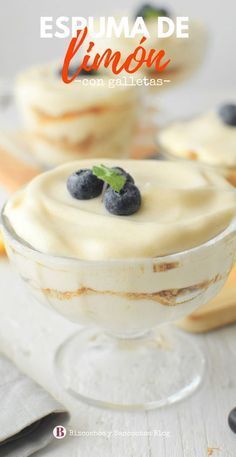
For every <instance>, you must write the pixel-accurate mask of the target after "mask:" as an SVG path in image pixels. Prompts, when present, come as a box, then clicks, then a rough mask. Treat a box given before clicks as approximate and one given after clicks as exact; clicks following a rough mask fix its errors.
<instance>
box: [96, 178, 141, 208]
mask: <svg viewBox="0 0 236 457" xmlns="http://www.w3.org/2000/svg"><path fill="white" fill-rule="evenodd" d="M103 201H104V205H105V208H106V209H107V211H109V213H111V214H115V215H117V216H130V215H131V214H134V213H136V212H137V211H138V210H139V208H140V206H141V194H140V191H139V189H138V188H137V186H135V185H134V184H133V183H132V182H126V184H125V185H124V187H123V189H121V191H120V192H116V191H115V190H114V189H113V188H112V187H108V189H107V190H106V191H105V193H104V200H103Z"/></svg>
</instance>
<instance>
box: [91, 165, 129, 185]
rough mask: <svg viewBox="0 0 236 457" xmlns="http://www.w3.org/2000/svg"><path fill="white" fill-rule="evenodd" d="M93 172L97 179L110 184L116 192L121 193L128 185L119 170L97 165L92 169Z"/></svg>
mask: <svg viewBox="0 0 236 457" xmlns="http://www.w3.org/2000/svg"><path fill="white" fill-rule="evenodd" d="M92 172H93V174H94V175H95V176H97V178H99V179H102V181H104V182H106V183H107V184H109V186H111V187H112V188H113V189H114V190H115V191H116V192H120V191H121V189H123V187H124V185H125V183H126V178H125V176H123V175H121V174H120V173H119V172H118V171H117V170H114V169H112V168H109V167H106V165H102V164H101V165H95V166H94V167H93V168H92Z"/></svg>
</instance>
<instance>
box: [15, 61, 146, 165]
mask: <svg viewBox="0 0 236 457" xmlns="http://www.w3.org/2000/svg"><path fill="white" fill-rule="evenodd" d="M71 71H72V70H71ZM85 81H86V84H85ZM108 84H109V77H108V75H107V76H105V75H104V74H100V73H96V74H91V75H90V74H86V75H85V74H81V77H79V78H77V79H76V80H75V81H74V82H72V83H70V84H65V83H64V82H63V81H62V79H61V74H60V67H59V64H48V65H41V66H35V67H33V68H30V69H28V70H26V71H25V72H23V73H22V74H20V75H19V77H18V78H17V82H16V97H17V101H18V104H19V107H20V109H21V113H22V116H23V120H24V125H25V127H26V129H27V131H28V133H29V136H30V139H31V142H32V146H33V148H32V149H33V154H34V155H35V157H36V158H37V159H38V160H39V162H41V163H42V164H45V165H46V166H47V165H48V166H51V165H58V164H61V163H64V162H68V161H71V160H76V159H78V158H82V159H83V158H92V157H99V156H103V157H122V156H126V155H127V154H128V152H129V148H130V144H131V141H132V139H133V134H134V130H135V126H136V122H137V117H138V100H137V97H138V93H137V90H136V88H135V87H131V86H129V87H120V86H114V87H113V88H112V89H111V88H109V87H108Z"/></svg>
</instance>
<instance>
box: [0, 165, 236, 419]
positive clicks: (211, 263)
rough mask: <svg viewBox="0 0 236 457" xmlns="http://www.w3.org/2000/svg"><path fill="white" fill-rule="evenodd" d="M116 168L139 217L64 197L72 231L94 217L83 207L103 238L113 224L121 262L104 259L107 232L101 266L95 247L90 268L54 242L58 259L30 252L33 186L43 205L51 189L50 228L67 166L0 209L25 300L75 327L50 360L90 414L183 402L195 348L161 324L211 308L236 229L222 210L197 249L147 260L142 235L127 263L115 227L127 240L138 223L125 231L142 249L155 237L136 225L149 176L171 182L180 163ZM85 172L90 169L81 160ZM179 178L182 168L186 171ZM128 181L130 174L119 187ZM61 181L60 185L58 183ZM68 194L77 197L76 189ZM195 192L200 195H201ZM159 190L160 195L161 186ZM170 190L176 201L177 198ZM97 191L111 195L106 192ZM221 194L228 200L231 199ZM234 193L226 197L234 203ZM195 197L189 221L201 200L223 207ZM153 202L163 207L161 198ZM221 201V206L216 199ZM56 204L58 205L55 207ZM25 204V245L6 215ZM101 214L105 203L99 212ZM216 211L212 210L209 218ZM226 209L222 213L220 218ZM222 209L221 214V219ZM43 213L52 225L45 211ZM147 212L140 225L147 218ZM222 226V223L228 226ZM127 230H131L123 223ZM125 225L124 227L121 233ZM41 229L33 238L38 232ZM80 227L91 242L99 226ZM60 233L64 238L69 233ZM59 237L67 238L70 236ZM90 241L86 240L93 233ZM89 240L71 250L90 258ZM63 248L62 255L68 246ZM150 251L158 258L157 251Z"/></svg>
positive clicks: (196, 360) (200, 368) (193, 375)
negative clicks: (136, 200) (133, 192)
mask: <svg viewBox="0 0 236 457" xmlns="http://www.w3.org/2000/svg"><path fill="white" fill-rule="evenodd" d="M111 162H112V164H113V161H109V162H108V163H109V164H111ZM124 164H125V168H126V169H128V171H129V173H132V176H134V177H135V179H137V184H139V186H140V187H139V188H140V191H141V194H142V199H143V202H142V204H141V208H140V209H138V210H137V208H136V209H135V210H136V211H137V213H136V214H135V215H133V216H126V218H124V216H120V219H119V217H117V216H114V215H111V214H110V215H107V214H106V213H105V210H104V209H103V208H101V209H100V204H101V201H100V200H99V197H96V198H97V200H96V198H95V200H96V201H95V200H94V201H93V203H88V202H82V203H81V202H77V201H75V202H74V200H73V199H72V197H70V196H69V195H68V196H67V195H66V197H65V198H68V202H69V203H70V204H71V205H72V204H74V205H76V208H77V211H78V218H79V221H75V224H77V223H79V224H80V223H82V222H81V220H80V216H81V213H80V212H81V211H84V213H83V214H84V224H85V221H87V217H89V218H91V217H92V216H91V214H90V213H89V212H88V213H89V216H88V215H86V211H87V210H88V208H90V210H91V209H92V208H93V211H94V212H95V213H96V218H97V219H96V221H99V224H100V223H101V224H102V226H103V233H104V234H105V235H106V224H113V222H114V223H115V226H116V233H117V232H118V235H119V236H120V244H121V251H119V255H120V257H119V258H112V257H113V256H114V252H115V249H117V248H116V247H115V245H113V241H114V239H113V236H114V234H113V233H112V232H111V233H110V232H108V235H107V236H105V235H104V236H103V234H101V233H100V232H98V231H97V238H96V240H99V247H100V248H101V247H102V246H103V248H104V246H107V243H108V242H110V243H111V244H110V254H109V255H110V256H111V258H108V254H106V258H104V257H105V250H101V249H100V251H99V250H98V245H96V243H95V239H93V256H94V257H96V258H95V259H94V260H93V259H88V258H82V254H81V259H79V258H78V257H77V252H76V249H77V248H78V247H76V244H75V243H74V246H75V248H74V249H75V251H74V252H75V257H72V256H71V255H64V254H63V253H62V251H61V248H60V249H59V246H60V245H59V244H57V246H58V254H53V253H52V252H50V250H49V249H48V251H49V252H45V250H44V249H39V247H38V245H37V246H34V247H33V245H32V243H31V242H29V237H30V236H31V232H27V227H29V226H30V225H31V222H32V219H31V217H32V215H33V216H34V223H35V224H36V222H35V221H36V219H35V211H37V209H36V208H35V206H34V197H35V195H36V194H35V195H34V193H33V192H34V191H35V190H37V192H38V191H39V187H38V186H39V184H40V186H41V184H42V183H43V187H44V189H47V198H48V197H49V196H50V198H52V193H51V191H52V189H54V188H55V189H56V198H55V200H53V205H52V206H51V211H52V212H53V214H54V216H53V220H54V221H55V219H54V218H55V217H56V216H55V214H56V206H55V202H56V201H57V203H58V201H59V200H60V199H61V198H62V196H61V195H60V189H59V187H60V186H59V185H58V184H59V181H60V179H59V180H58V176H59V174H60V173H62V175H61V176H63V177H64V176H67V175H68V170H70V171H72V170H73V167H74V166H75V164H73V166H72V164H71V165H70V166H67V167H66V168H65V166H64V167H63V168H62V167H60V168H58V169H56V170H59V171H57V172H56V171H51V172H48V173H44V174H43V175H42V176H45V177H46V178H41V177H39V178H36V180H37V181H36V180H35V181H34V186H35V183H37V188H36V187H34V188H33V187H32V186H31V184H30V185H29V186H31V188H30V187H29V186H28V191H27V188H26V190H24V189H23V191H20V193H18V194H16V197H15V198H13V200H11V199H10V203H9V202H8V203H7V204H6V206H5V208H3V211H2V231H3V236H4V242H5V245H6V249H7V252H8V255H9V258H10V259H11V260H12V262H13V264H14V265H15V266H16V268H17V270H18V272H19V274H20V276H21V278H22V279H23V281H24V282H25V284H26V285H27V287H28V289H29V291H30V293H31V295H33V296H34V297H35V298H36V299H37V300H38V301H39V302H41V303H42V304H44V305H46V306H49V307H51V308H53V309H54V310H56V311H57V312H59V313H60V314H61V315H63V316H65V317H66V318H67V319H69V320H71V321H73V322H76V323H78V324H79V325H80V326H81V325H82V326H83V328H81V327H80V329H79V331H78V332H77V333H76V334H75V335H73V336H71V337H70V338H69V339H68V340H67V341H65V342H64V343H63V344H62V346H61V347H59V348H58V351H57V354H56V358H55V366H56V371H57V376H58V379H59V380H60V381H61V382H62V384H63V386H64V388H65V389H66V390H67V391H68V392H69V393H70V394H71V395H73V396H74V397H76V398H77V399H79V400H83V401H85V402H87V403H89V404H92V405H95V406H100V407H107V408H113V409H127V410H136V409H152V408H157V407H162V406H164V405H168V404H171V403H174V402H176V401H178V400H180V399H183V398H184V397H186V396H188V395H189V394H191V393H192V392H193V391H194V390H195V389H196V388H197V387H198V386H199V384H200V383H201V380H202V377H203V373H204V367H205V359H204V356H203V355H202V353H201V351H200V350H199V348H198V347H197V346H196V345H195V342H194V339H193V338H191V337H189V336H187V335H185V334H183V333H181V332H180V331H178V330H172V329H170V328H166V326H165V325H163V324H169V323H170V322H173V321H176V320H178V319H180V318H182V317H184V316H186V315H187V314H189V313H191V312H192V311H193V310H194V309H195V308H197V307H198V306H200V305H203V304H204V303H206V302H208V301H209V300H211V299H212V298H213V297H214V296H215V295H216V294H217V293H218V292H219V290H220V289H221V287H222V286H223V285H224V283H225V281H226V279H227V277H228V274H229V272H230V270H231V268H232V265H233V261H234V257H235V248H236V222H235V217H234V216H233V217H231V216H230V217H229V218H228V212H227V211H226V213H225V216H224V218H228V219H227V220H228V221H229V223H228V224H227V226H226V227H225V228H224V229H223V230H221V229H220V224H221V223H222V220H221V223H220V222H219V221H220V218H221V216H219V217H217V219H215V222H216V220H217V221H218V222H217V223H218V224H219V227H218V228H219V230H218V233H217V234H215V235H214V236H212V237H211V238H210V240H207V241H205V242H201V243H198V244H197V245H195V246H194V247H191V248H186V249H179V247H178V249H177V252H174V253H168V254H167V255H157V256H154V255H151V254H150V255H148V256H141V253H142V250H141V249H143V246H144V238H143V239H142V237H141V234H140V238H139V239H138V241H139V242H140V243H142V246H139V247H138V246H136V247H135V252H138V256H137V257H135V256H134V255H132V254H130V255H129V257H127V256H125V255H124V256H123V257H122V255H123V252H122V246H123V247H124V249H126V246H125V241H126V240H125V236H126V231H124V232H123V233H122V231H121V226H122V225H123V224H125V228H126V229H127V231H128V232H129V233H128V234H129V236H130V235H131V230H132V227H133V224H137V226H135V228H134V227H133V230H134V231H136V230H138V231H139V230H140V227H141V230H142V232H144V231H145V230H148V232H147V234H148V237H147V243H149V237H150V236H151V232H149V230H150V229H151V227H153V228H154V229H155V230H154V232H155V233H156V232H158V230H160V229H158V227H157V228H156V227H155V226H153V224H154V221H152V224H151V223H150V221H149V222H146V223H147V224H148V225H147V227H146V223H145V224H144V225H143V224H142V223H141V218H142V217H143V216H142V214H143V211H144V210H145V205H147V203H148V201H149V200H148V199H151V195H150V193H149V192H150V189H149V187H150V186H151V187H152V176H151V169H152V170H154V175H156V173H157V174H158V173H159V171H158V170H161V173H162V172H164V174H165V179H168V178H166V176H167V175H166V173H167V172H169V174H170V172H171V170H172V171H173V167H174V169H175V170H176V171H180V169H181V168H180V167H181V166H180V165H179V166H178V165H175V164H172V165H171V164H170V163H168V162H165V163H157V162H153V163H151V164H150V162H147V161H146V162H144V161H143V162H142V161H140V162H135V163H134V164H133V162H132V161H124V162H123V163H122V165H124ZM76 165H77V167H76V168H81V165H82V163H81V162H78V163H76ZM86 165H88V161H87V162H86ZM146 167H147V168H146ZM176 167H177V168H176ZM178 167H179V168H178ZM187 167H189V165H187ZM148 168H150V170H148ZM113 169H114V168H113ZM144 169H145V173H146V172H149V173H150V177H149V187H148V186H147V183H146V181H145V184H143V185H142V184H141V177H140V175H139V173H141V174H142V173H143V170H144ZM120 170H121V169H120ZM186 171H188V170H187V169H186ZM77 176H78V175H77ZM194 176H195V175H193V176H192V178H194ZM73 177H74V175H73ZM48 178H50V179H48ZM130 178H131V177H130V175H129V178H127V179H130ZM172 178H173V177H172ZM195 178H196V182H197V181H198V179H199V178H200V175H199V176H198V175H196V176H195ZM45 179H46V181H45ZM63 179H64V178H63ZM73 179H74V178H73ZM159 179H160V180H161V175H159ZM176 179H177V178H176ZM186 179H187V176H186ZM60 182H63V180H62V181H60ZM153 182H154V181H153ZM32 183H33V181H32ZM52 183H53V184H52ZM56 183H57V184H56ZM153 185H154V184H153ZM73 186H74V183H73ZM73 186H72V187H71V184H70V185H69V186H68V188H69V190H70V191H71V192H72V191H73V192H74V190H75V188H74V187H73ZM129 186H131V188H132V186H133V184H132V183H131V184H129ZM227 186H229V185H228V184H227V183H226V189H225V190H226V194H227V190H228V191H229V190H230V187H227ZM76 189H77V191H78V187H77V188H76ZM145 189H146V191H145ZM193 189H194V190H193ZM29 190H31V192H29ZM152 190H153V189H152ZM202 190H203V191H204V192H205V190H204V189H202ZM162 191H163V192H164V188H163V189H162ZM173 191H174V192H175V194H176V191H175V190H173ZM27 192H28V194H27ZM105 192H108V193H109V192H110V191H109V188H108V189H106V190H105ZM145 192H146V193H145ZM165 192H166V193H168V191H167V189H165ZM192 192H194V195H195V192H196V188H195V187H194V188H192ZM222 193H223V190H222ZM229 193H230V194H231V192H229ZM234 193H235V191H234V189H233V190H232V195H233V198H234ZM63 195H64V188H63ZM194 195H193V193H191V199H192V203H191V205H192V206H193V207H194V210H193V214H194V215H196V211H197V207H198V206H199V204H200V205H201V208H202V211H203V210H204V207H206V206H207V205H208V203H209V201H210V202H211V204H212V205H213V206H214V205H216V203H217V205H218V204H219V202H221V203H222V200H221V196H220V197H218V196H217V197H216V200H214V198H215V197H214V196H213V195H210V196H209V195H208V196H207V195H206V194H205V202H204V203H203V202H202V200H203V199H202V198H200V200H199V198H198V196H197V195H195V197H194ZM80 196H81V195H80ZM63 198H64V197H63ZM158 198H159V199H160V200H161V196H159V197H158ZM173 198H174V197H173ZM178 198H179V199H183V200H182V203H181V205H182V210H183V207H186V208H187V206H186V205H188V203H186V202H188V200H189V195H188V193H187V194H186V193H184V195H182V193H180V194H179V196H178ZM208 198H209V201H208ZM219 198H220V200H218V199H219ZM233 198H232V200H231V197H230V200H229V201H228V200H227V197H226V200H225V205H226V204H228V210H229V212H230V214H231V215H233V212H231V209H233V206H234V205H232V202H233ZM26 200H27V204H26ZM107 201H108V200H107V196H104V195H103V202H105V203H106V202H107ZM145 201H146V203H145ZM47 202H48V200H46V199H45V200H44V204H45V205H46V204H47ZM176 202H177V200H176ZM227 202H228V203H227ZM32 203H33V205H32ZM51 203H52V202H51ZM51 203H50V204H51ZM61 203H62V202H61V201H60V205H61ZM152 203H154V202H152ZM95 204H96V211H95ZM23 205H24V208H25V210H27V214H28V209H29V208H30V214H31V216H30V218H29V220H28V221H26V222H27V226H25V229H24V230H25V237H24V238H23V237H22V235H21V234H20V233H19V230H18V228H19V225H18V222H19V217H18V216H17V217H16V214H15V216H14V217H13V212H14V211H15V210H18V209H19V208H20V207H22V209H23ZM40 205H41V202H40V201H39V202H38V206H40ZM91 205H93V206H91ZM151 206H152V205H151ZM154 206H156V204H155V205H154ZM226 206H227V205H226ZM60 207H61V206H60ZM108 207H109V205H107V208H108ZM79 208H80V209H79ZM81 208H82V209H81ZM142 208H143V209H142ZM216 208H217V207H216V206H215V211H216ZM44 209H45V208H44ZM64 209H65V208H64ZM109 210H110V211H111V207H109ZM172 210H173V208H172ZM179 210H180V206H179ZM218 210H219V209H218ZM224 210H225V209H224ZM224 210H222V211H223V212H224ZM43 211H44V210H43V206H40V214H41V216H43V214H44V213H43ZM99 211H100V213H99ZM138 211H139V212H138ZM156 211H157V212H158V218H160V219H161V218H163V217H164V218H165V219H166V221H167V220H168V221H169V219H170V215H169V213H168V214H166V212H165V211H166V210H165V209H164V208H163V207H162V204H161V203H160V205H159V207H157V208H156ZM161 211H163V215H161ZM189 211H190V209H189ZM222 211H219V214H220V213H222ZM172 213H173V211H172ZM213 213H214V212H213ZM20 214H21V212H20V213H19V215H20ZM22 214H23V213H22ZM45 214H47V217H48V218H50V215H48V213H47V211H46V213H45ZM73 214H74V213H73ZM113 214H114V213H113ZM145 214H146V215H145V218H146V217H147V213H145ZM25 215H26V213H24V215H23V219H24V221H25V218H26V217H27V216H25ZM71 216H72V213H71V214H69V213H68V214H67V219H68V218H70V217H71ZM60 217H61V215H60ZM62 217H63V214H62ZM149 217H151V213H149ZM171 217H172V216H171ZM212 217H215V215H214V214H213V216H212ZM104 218H105V221H104ZM135 218H136V219H135ZM174 218H175V219H177V218H178V212H176V214H175V215H174ZM186 218H187V213H186ZM23 219H22V221H23ZM42 219H43V217H42ZM194 220H195V219H194ZM205 220H206V216H205V217H204V218H203V221H202V223H203V224H205ZM224 220H225V221H226V219H224ZM22 221H21V223H22ZM186 222H187V220H186ZM40 223H41V221H40V219H38V220H37V226H36V225H34V228H35V234H36V235H37V234H38V228H39V224H40ZM45 223H46V222H45ZM45 223H44V225H45ZM61 223H62V222H61ZM90 223H91V219H90ZM94 223H95V222H94ZM130 223H131V225H129V224H130ZM173 223H174V222H173ZM189 223H190V222H189ZM211 223H212V221H211V220H210V219H209V221H208V223H207V225H206V226H205V225H204V230H205V229H206V228H207V230H209V226H210V225H211ZM120 224H121V225H120ZM126 224H128V225H127V226H126ZM150 224H151V225H150ZM195 224H196V227H195V229H194V228H193V230H198V231H199V232H200V231H201V227H200V225H197V224H199V218H198V223H197V222H196V220H195ZM85 225H86V224H85ZM42 227H43V226H42ZM42 227H41V228H40V230H42ZM65 227H66V226H65ZM65 227H64V229H63V230H64V231H65ZM70 227H71V226H70ZM86 227H87V228H86V230H87V237H88V236H89V233H88V232H89V230H92V231H93V230H98V227H96V228H95V229H94V227H92V228H91V227H90V229H89V227H88V226H86ZM36 228H37V230H36ZM31 229H32V227H31ZM67 229H68V230H69V226H68V227H67ZM67 229H66V230H67ZM77 229H78V227H77ZM56 230H57V226H56V225H55V227H54V231H56ZM169 230H170V231H171V230H172V228H171V227H170V228H169ZM165 231H166V237H167V238H168V236H170V234H169V235H168V233H167V232H168V230H167V227H166V228H165ZM109 233H110V235H109ZM134 233H136V235H137V233H138V232H133V236H134ZM140 233H141V232H140ZM174 233H175V232H173V233H172V231H171V236H170V238H169V241H171V242H172V241H173V240H172V238H173V237H174ZM187 233H188V235H187ZM192 233H193V232H192V228H191V234H192ZM42 234H43V232H42ZM128 234H127V237H128ZM189 235H190V232H186V233H185V238H186V239H187V237H189ZM195 235H196V237H197V236H198V235H197V232H196V234H195ZM43 236H44V235H43ZM55 236H56V235H55ZM61 236H62V234H60V237H58V241H57V243H59V242H60V240H61ZM67 236H68V238H69V236H70V235H69V232H68V233H67ZM90 236H92V235H91V233H90ZM109 236H110V238H109V240H108V239H107V238H108V237H109ZM122 236H123V240H122ZM179 236H180V235H178V234H177V238H176V239H175V242H176V243H177V244H176V246H180V244H179ZM87 237H85V238H84V239H83V237H82V232H81V239H80V244H79V246H80V247H81V245H83V249H84V250H83V257H84V256H85V248H86V255H87V257H88V252H89V251H88V245H87V242H88V238H87ZM99 237H100V238H99ZM91 239H92V238H91ZM91 239H90V243H89V246H90V247H91V242H92V241H91ZM127 240H128V238H127ZM31 241H32V240H31ZM43 241H44V240H43ZM135 241H136V240H135ZM135 241H134V244H135ZM47 242H48V240H47ZM145 242H146V241H145ZM182 242H184V243H188V240H187V241H186V240H184V241H182V240H181V243H182ZM129 243H132V238H130V240H129ZM181 245H182V244H181ZM149 248H150V249H154V251H155V246H151V245H150V246H146V247H145V251H146V252H149ZM67 249H69V245H68V246H67ZM127 249H128V248H127ZM130 249H131V248H130ZM156 249H157V252H161V251H160V247H157V248H156ZM165 249H167V247H165ZM112 250H113V251H112ZM154 251H153V252H154ZM68 252H69V251H68ZM81 252H82V251H81ZM124 252H125V251H124ZM130 252H131V251H130ZM101 253H102V254H101ZM139 253H140V254H139ZM150 253H151V251H150ZM91 256H92V254H91ZM117 256H118V251H117Z"/></svg>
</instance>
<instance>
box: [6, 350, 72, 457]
mask: <svg viewBox="0 0 236 457" xmlns="http://www.w3.org/2000/svg"><path fill="white" fill-rule="evenodd" d="M68 420H69V414H68V413H67V412H66V411H65V410H64V408H63V407H62V406H61V405H60V404H59V403H57V401H56V400H54V398H52V397H51V396H50V395H49V394H48V393H47V392H46V391H45V390H44V389H42V387H40V386H39V385H37V384H36V383H35V382H34V381H32V380H31V379H29V378H27V377H26V376H25V375H23V374H22V373H20V371H18V369H17V368H16V367H15V366H14V365H12V363H11V362H10V361H9V360H8V359H6V358H5V357H4V356H3V355H0V456H1V457H16V456H17V457H29V456H31V455H32V454H33V453H34V452H36V451H37V450H39V449H42V448H43V447H45V446H47V444H49V443H50V442H51V441H52V440H53V439H55V438H54V436H53V433H52V432H53V429H54V427H55V426H56V425H65V424H66V423H67V422H68Z"/></svg>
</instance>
